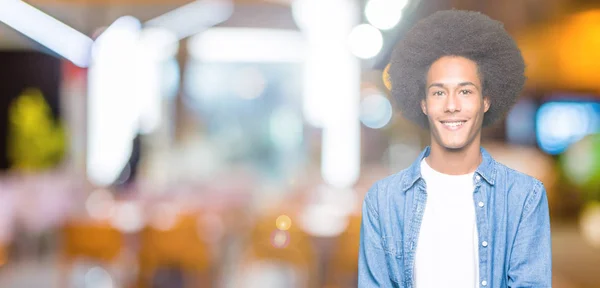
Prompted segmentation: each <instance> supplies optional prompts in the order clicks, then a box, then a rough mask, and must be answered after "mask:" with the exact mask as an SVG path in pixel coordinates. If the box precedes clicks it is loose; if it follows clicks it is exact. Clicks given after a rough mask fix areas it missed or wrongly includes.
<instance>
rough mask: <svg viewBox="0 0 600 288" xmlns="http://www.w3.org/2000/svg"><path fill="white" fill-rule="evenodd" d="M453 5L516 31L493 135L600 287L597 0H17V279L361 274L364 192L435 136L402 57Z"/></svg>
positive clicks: (313, 282)
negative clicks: (514, 60)
mask: <svg viewBox="0 0 600 288" xmlns="http://www.w3.org/2000/svg"><path fill="white" fill-rule="evenodd" d="M450 8H460V9H471V10H477V11H481V12H484V13H486V14H488V15H490V16H491V17H493V18H495V19H498V20H500V21H502V22H504V23H505V27H506V28H507V29H508V31H509V32H510V33H511V34H512V35H513V36H514V37H515V38H516V39H517V42H518V44H519V46H520V47H521V49H522V51H523V54H524V56H525V58H526V63H527V76H528V81H527V87H526V89H525V91H524V92H523V94H522V95H521V97H520V100H519V101H518V103H517V104H516V105H515V106H514V108H513V109H512V110H511V111H510V113H508V115H507V118H506V119H505V120H504V121H501V122H499V123H497V124H496V125H494V126H492V127H489V128H486V129H485V131H484V135H483V146H484V147H485V148H487V149H488V151H489V152H490V153H491V154H492V155H493V156H494V157H495V158H496V159H497V160H498V161H500V162H502V163H504V164H506V165H507V166H509V167H512V168H514V169H516V170H519V171H522V172H524V173H527V174H529V175H532V176H534V177H536V178H538V179H540V180H541V181H543V183H544V184H545V186H546V189H547V193H548V197H549V204H550V212H551V220H552V236H553V257H554V258H553V278H554V281H553V286H554V287H558V288H574V287H586V288H587V287H600V273H599V272H600V268H599V267H600V78H599V76H598V75H599V74H598V71H599V70H600V52H599V51H600V3H599V2H598V1H594V0H589V1H584V0H577V1H569V0H543V1H542V0H505V1H491V0H488V1H477V0H198V1H189V0H169V1H167V0H120V1H110V0H32V1H25V2H23V1H17V0H0V23H1V24H0V138H1V139H0V169H2V171H1V172H0V287H86V288H91V287H93V288H108V287H175V288H176V287H356V281H357V279H356V277H357V276H356V274H357V259H358V239H359V234H360V217H361V215H360V210H361V206H362V199H363V197H364V195H365V193H366V192H367V190H368V189H369V187H370V186H371V185H372V184H373V183H374V182H375V181H376V180H379V179H381V178H383V177H385V176H387V175H390V174H393V173H396V172H398V171H399V170H401V169H403V168H406V167H408V166H409V165H410V164H411V163H412V161H413V160H414V159H415V157H417V155H418V154H419V152H420V151H421V150H422V149H423V147H425V146H426V145H428V141H429V140H428V132H427V131H421V130H420V129H419V128H418V127H416V126H415V125H413V124H411V123H409V122H407V121H406V120H404V119H403V118H402V116H401V115H399V113H397V110H396V109H394V108H393V107H394V105H395V103H394V100H393V99H392V98H391V97H390V94H389V90H388V89H387V87H388V86H389V85H387V84H389V83H384V81H383V77H382V73H383V71H384V69H385V67H386V66H387V63H388V61H389V57H390V53H391V50H392V47H393V46H394V44H395V43H396V42H397V41H398V40H399V39H401V38H402V37H403V35H404V33H405V32H406V31H407V29H408V28H410V27H411V26H412V25H413V24H414V23H415V22H416V21H418V20H419V19H421V18H422V17H425V16H427V15H429V14H431V13H433V12H435V11H437V10H443V9H450Z"/></svg>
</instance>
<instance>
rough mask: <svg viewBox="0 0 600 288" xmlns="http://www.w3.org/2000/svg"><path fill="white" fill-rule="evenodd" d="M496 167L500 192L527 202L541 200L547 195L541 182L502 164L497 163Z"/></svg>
mask: <svg viewBox="0 0 600 288" xmlns="http://www.w3.org/2000/svg"><path fill="white" fill-rule="evenodd" d="M495 165H496V185H497V189H500V190H501V191H499V192H504V193H507V194H508V196H509V197H510V198H513V199H514V198H517V199H521V200H523V201H527V202H530V201H532V200H533V199H535V198H539V197H541V196H543V194H545V193H546V190H545V187H544V184H543V183H542V182H541V181H540V180H538V179H536V178H534V177H532V176H530V175H527V174H525V173H523V172H519V171H517V170H514V169H512V168H510V167H508V166H506V165H504V164H502V163H499V162H495ZM497 192H498V191H497ZM525 204H527V203H525Z"/></svg>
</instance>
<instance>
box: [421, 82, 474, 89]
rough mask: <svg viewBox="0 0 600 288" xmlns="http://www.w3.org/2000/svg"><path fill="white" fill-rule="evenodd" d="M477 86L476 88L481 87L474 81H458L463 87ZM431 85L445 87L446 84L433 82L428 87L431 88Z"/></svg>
mask: <svg viewBox="0 0 600 288" xmlns="http://www.w3.org/2000/svg"><path fill="white" fill-rule="evenodd" d="M469 85H471V86H475V88H477V89H479V87H477V85H475V84H474V83H473V82H469V81H467V82H460V83H458V86H460V87H463V86H469ZM431 87H440V88H444V84H442V83H432V84H431V85H429V87H427V89H429V88H431Z"/></svg>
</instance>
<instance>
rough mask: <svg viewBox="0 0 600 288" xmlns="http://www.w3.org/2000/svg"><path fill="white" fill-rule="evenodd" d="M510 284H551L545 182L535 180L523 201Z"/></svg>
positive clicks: (509, 277)
mask: <svg viewBox="0 0 600 288" xmlns="http://www.w3.org/2000/svg"><path fill="white" fill-rule="evenodd" d="M508 286H509V287H552V241H551V237H550V213H549V209H548V197H547V195H546V189H545V188H544V185H543V184H542V183H541V182H539V181H536V184H535V185H534V189H533V191H532V192H531V193H530V194H529V196H528V198H527V199H526V200H525V205H524V207H523V212H522V215H521V220H520V222H519V226H518V228H517V233H516V236H515V240H514V243H513V247H512V252H511V255H510V262H509V268H508Z"/></svg>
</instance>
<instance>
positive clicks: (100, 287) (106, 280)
mask: <svg viewBox="0 0 600 288" xmlns="http://www.w3.org/2000/svg"><path fill="white" fill-rule="evenodd" d="M85 287H86V288H113V287H114V285H113V279H112V277H111V276H110V274H109V273H108V272H106V270H104V269H103V268H101V267H93V268H91V269H90V270H88V272H87V273H85Z"/></svg>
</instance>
